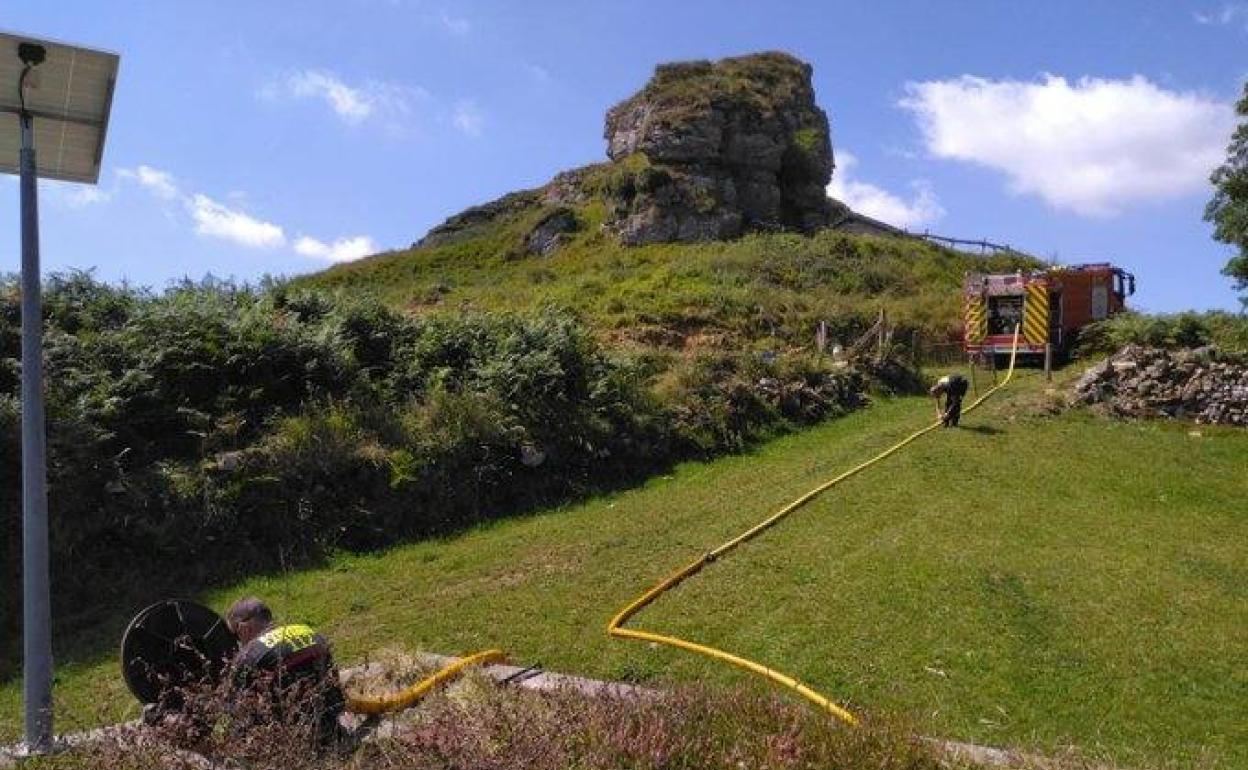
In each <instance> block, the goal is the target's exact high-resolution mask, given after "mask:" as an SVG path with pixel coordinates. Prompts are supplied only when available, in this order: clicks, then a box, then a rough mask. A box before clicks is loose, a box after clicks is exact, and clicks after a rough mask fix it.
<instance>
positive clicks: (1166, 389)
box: [1073, 345, 1248, 427]
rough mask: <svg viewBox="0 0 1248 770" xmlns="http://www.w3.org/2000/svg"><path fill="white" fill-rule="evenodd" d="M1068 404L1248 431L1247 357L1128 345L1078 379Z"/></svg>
mask: <svg viewBox="0 0 1248 770" xmlns="http://www.w3.org/2000/svg"><path fill="white" fill-rule="evenodd" d="M1073 401H1074V403H1076V404H1092V405H1099V406H1100V408H1103V409H1105V410H1107V411H1109V412H1110V413H1111V414H1115V415H1118V416H1123V417H1176V418H1181V419H1188V420H1194V421H1195V422H1198V423H1209V424H1221V425H1240V426H1246V427H1248V355H1242V354H1240V355H1236V354H1229V353H1223V352H1219V351H1218V350H1217V349H1215V348H1213V347H1203V348H1195V349H1182V350H1165V349H1162V348H1145V347H1140V346H1138V345H1128V346H1127V347H1125V348H1123V349H1122V350H1120V351H1118V352H1117V353H1115V354H1114V355H1112V356H1110V357H1109V358H1108V359H1106V360H1105V361H1104V362H1102V363H1100V364H1097V365H1096V366H1094V367H1092V368H1090V369H1088V371H1087V372H1085V373H1084V375H1083V376H1082V377H1080V378H1079V380H1078V382H1076V383H1075V387H1074V394H1073Z"/></svg>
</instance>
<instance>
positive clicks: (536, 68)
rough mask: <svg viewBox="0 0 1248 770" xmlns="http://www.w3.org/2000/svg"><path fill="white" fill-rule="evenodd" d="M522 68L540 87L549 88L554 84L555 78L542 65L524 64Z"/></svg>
mask: <svg viewBox="0 0 1248 770" xmlns="http://www.w3.org/2000/svg"><path fill="white" fill-rule="evenodd" d="M520 66H521V67H523V68H524V71H525V72H527V73H528V75H529V78H530V79H531V80H532V81H533V82H534V83H535V84H537V85H539V86H547V85H550V84H551V83H552V82H554V77H553V76H552V75H551V74H550V70H548V69H546V68H545V67H543V66H542V65H540V64H530V63H529V62H522V63H521V65H520Z"/></svg>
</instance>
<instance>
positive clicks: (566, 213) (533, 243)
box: [524, 206, 581, 257]
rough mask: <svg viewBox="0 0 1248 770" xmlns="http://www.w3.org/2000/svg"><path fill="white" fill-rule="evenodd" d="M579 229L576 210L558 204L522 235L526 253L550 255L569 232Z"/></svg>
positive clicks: (579, 224) (579, 223) (579, 222)
mask: <svg viewBox="0 0 1248 770" xmlns="http://www.w3.org/2000/svg"><path fill="white" fill-rule="evenodd" d="M580 229H581V221H580V219H578V218H577V216H576V212H575V211H573V210H572V209H570V208H568V207H566V206H559V207H556V208H554V209H552V210H551V211H549V212H548V213H546V214H545V215H543V216H542V218H541V219H540V220H538V222H537V224H536V225H534V226H533V228H532V229H531V230H529V234H528V235H526V236H525V237H524V251H525V253H526V254H536V255H538V256H541V257H547V256H550V255H551V254H552V253H553V252H554V251H555V250H556V249H558V248H559V246H560V245H561V244H562V243H563V242H564V240H566V239H567V237H568V236H569V234H571V233H574V232H576V231H577V230H580Z"/></svg>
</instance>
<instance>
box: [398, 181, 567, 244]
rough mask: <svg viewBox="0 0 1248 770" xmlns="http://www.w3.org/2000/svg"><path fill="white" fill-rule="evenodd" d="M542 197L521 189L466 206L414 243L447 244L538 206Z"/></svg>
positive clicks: (536, 192)
mask: <svg viewBox="0 0 1248 770" xmlns="http://www.w3.org/2000/svg"><path fill="white" fill-rule="evenodd" d="M541 200H542V195H541V193H540V192H539V191H537V190H521V191H520V192H513V193H508V194H507V195H504V196H503V197H501V198H498V199H497V200H493V201H490V202H489V203H483V204H481V205H480V206H473V207H472V208H467V209H464V210H463V211H461V212H459V213H458V214H456V215H455V216H453V217H450V218H449V219H447V220H446V221H445V222H443V223H442V224H440V225H438V226H437V227H435V228H433V229H432V230H430V231H429V232H427V233H425V237H424V238H421V239H420V240H419V241H417V242H416V243H413V244H412V246H413V247H414V248H417V247H422V246H441V245H442V244H444V243H450V242H452V241H455V240H458V239H459V238H461V237H463V236H465V235H470V234H471V233H472V232H473V231H474V230H476V229H478V228H480V227H483V226H489V225H492V224H494V223H495V222H496V221H498V220H499V219H504V218H507V217H512V216H516V215H518V214H523V213H525V212H527V211H530V210H532V209H533V208H534V207H536V206H538V205H539V204H540V203H541Z"/></svg>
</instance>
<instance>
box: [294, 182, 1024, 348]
mask: <svg viewBox="0 0 1248 770" xmlns="http://www.w3.org/2000/svg"><path fill="white" fill-rule="evenodd" d="M525 201H527V203H526V202H525ZM551 210H552V209H551V207H550V206H546V205H543V204H542V203H541V202H540V197H539V196H537V195H533V196H531V197H530V198H525V199H521V203H520V204H516V205H510V206H504V207H499V213H496V214H495V215H494V216H492V217H490V218H487V219H484V220H483V221H473V222H471V223H469V224H466V225H464V226H463V227H460V228H457V229H456V230H455V231H454V234H453V235H452V236H450V237H449V239H447V240H443V239H441V238H436V239H434V241H435V242H434V243H432V244H429V245H423V246H422V245H417V246H413V248H411V249H408V250H404V251H396V252H390V253H385V254H379V255H377V256H374V257H370V258H368V259H364V260H360V261H358V262H352V263H349V264H344V265H339V266H336V267H334V268H331V269H329V270H326V271H324V272H322V273H319V274H316V275H314V276H310V277H307V278H302V279H299V280H297V281H296V282H295V284H294V285H295V286H296V287H318V288H329V289H345V290H351V291H364V292H370V293H374V294H376V295H377V296H379V297H380V298H382V299H384V300H385V301H386V302H388V303H390V304H391V305H393V306H395V307H397V308H401V309H403V310H405V311H408V312H411V313H415V314H420V315H437V314H448V313H451V314H453V313H457V312H460V311H462V310H464V309H465V308H467V309H473V310H483V311H497V310H540V309H541V308H544V307H548V306H552V305H553V306H558V307H562V308H567V309H569V310H572V311H574V312H575V313H577V314H578V315H579V316H580V317H581V318H583V319H584V320H585V321H586V322H587V323H589V324H590V325H591V326H592V327H593V328H595V329H596V330H597V331H598V332H599V334H600V335H601V336H602V337H603V338H604V339H606V340H608V341H611V342H613V343H616V344H620V345H625V346H637V347H643V348H652V349H667V350H673V349H676V350H679V349H688V348H695V349H702V348H712V349H729V350H732V349H735V350H751V349H756V348H759V349H775V348H777V347H779V348H786V347H798V346H800V347H810V346H811V345H812V343H813V335H814V329H815V326H816V325H817V324H818V322H819V321H821V320H822V321H827V322H828V324H829V328H830V331H831V333H832V337H833V339H839V340H841V341H843V342H848V341H849V340H851V339H852V338H853V337H854V336H855V335H856V334H858V333H861V332H862V331H863V330H864V329H865V328H866V327H867V326H869V325H870V324H871V323H872V322H873V321H874V319H875V317H876V314H877V313H878V311H879V309H880V308H881V307H883V308H886V309H887V310H888V311H889V313H890V317H891V318H892V320H893V321H894V322H895V323H896V324H897V325H898V326H899V328H900V330H901V333H900V334H899V335H898V339H899V340H902V339H905V340H909V339H911V337H910V336H909V334H908V332H910V331H913V330H921V331H922V332H924V333H926V334H927V335H928V336H929V338H939V339H946V338H948V337H950V335H955V336H956V335H957V334H958V332H959V330H960V323H961V322H960V318H961V310H960V304H959V303H960V293H959V287H960V286H961V281H962V276H963V274H964V273H965V272H967V271H968V270H993V271H1007V270H1015V269H1019V268H1023V267H1033V266H1036V264H1037V263H1036V262H1035V261H1034V260H1031V259H1030V258H1027V257H1025V256H1022V255H1018V254H1013V255H1000V256H991V257H978V256H973V255H969V254H964V253H961V252H956V251H951V250H948V249H944V248H941V247H938V246H935V245H932V244H929V243H925V242H923V241H919V240H914V239H906V238H888V237H873V236H864V235H850V234H846V233H840V232H836V231H828V230H825V231H822V232H820V233H817V234H816V235H814V236H810V237H806V236H801V235H795V234H787V233H762V234H753V235H747V236H745V237H743V238H740V239H738V240H735V241H728V242H708V243H670V244H653V245H649V246H642V247H626V246H622V245H620V244H619V243H617V242H616V241H615V240H614V239H613V238H612V237H611V236H610V234H608V233H605V232H603V231H602V229H601V227H600V225H601V223H602V221H603V210H604V204H603V203H602V202H601V201H596V200H592V199H591V200H589V201H588V202H586V203H585V204H584V205H583V206H581V207H579V208H578V209H577V210H576V212H575V213H576V216H577V217H578V218H579V220H580V221H581V222H582V226H581V229H580V230H578V231H577V232H575V233H573V234H570V236H569V237H568V238H567V239H566V240H565V241H564V242H563V243H562V245H560V246H559V248H558V249H556V250H555V251H554V252H553V253H552V254H551V255H550V256H537V255H532V254H527V253H526V252H525V246H524V244H525V242H526V240H527V238H528V236H529V235H530V234H531V233H532V231H533V229H534V227H536V226H537V225H538V224H539V223H540V222H542V221H543V219H544V218H545V217H548V216H549V215H550V213H551Z"/></svg>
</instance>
